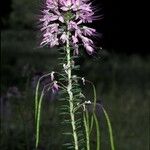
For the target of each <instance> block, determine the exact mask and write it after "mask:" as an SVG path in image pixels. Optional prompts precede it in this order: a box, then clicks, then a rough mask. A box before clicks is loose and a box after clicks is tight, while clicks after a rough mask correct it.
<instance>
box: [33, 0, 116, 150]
mask: <svg viewBox="0 0 150 150" xmlns="http://www.w3.org/2000/svg"><path fill="white" fill-rule="evenodd" d="M95 12H96V7H93V6H92V3H91V2H90V1H89V0H45V7H44V9H43V10H42V15H41V17H40V19H39V22H40V25H41V29H40V30H41V32H42V41H41V46H48V47H50V48H52V47H54V46H57V47H58V52H59V54H60V58H59V60H60V64H61V66H62V71H61V72H55V71H51V72H50V73H47V74H45V75H43V76H42V77H41V78H40V79H39V81H38V83H37V87H36V93H35V124H36V148H38V144H39V136H40V130H39V129H40V128H39V126H40V113H41V104H42V99H43V96H44V93H45V92H47V91H49V90H52V92H53V93H56V92H59V93H60V100H62V102H63V103H62V106H61V108H60V114H61V115H63V117H64V120H63V124H65V125H67V126H69V128H68V131H66V132H65V133H63V134H64V135H65V136H70V138H69V139H70V140H69V141H68V142H67V143H64V146H65V147H66V149H74V150H90V149H91V133H92V130H95V131H96V141H97V142H96V150H100V149H101V148H100V137H101V136H100V126H99V120H98V117H97V115H96V109H97V107H100V108H101V109H102V110H103V112H104V116H105V117H106V121H107V124H108V129H109V135H110V143H111V144H110V145H111V149H112V150H114V149H115V148H114V142H113V136H112V128H111V124H110V120H109V117H108V114H107V112H106V110H105V109H104V107H103V106H102V105H101V104H98V103H97V102H96V100H97V97H96V89H95V86H94V84H93V83H92V82H91V81H88V80H86V79H85V78H84V77H79V76H77V75H76V74H75V72H76V70H79V69H80V66H79V65H76V59H77V58H78V57H79V56H80V49H81V48H82V47H83V48H84V49H85V50H86V52H87V53H88V54H89V55H92V54H93V53H94V52H95V50H96V47H95V46H94V42H93V40H92V38H91V37H92V36H93V37H94V36H98V33H97V32H96V30H95V29H93V28H90V27H88V26H87V24H90V23H92V22H93V21H94V20H97V19H100V18H101V16H96V15H95ZM83 48H82V49H83ZM47 77H49V78H51V82H50V83H47V84H46V85H45V86H44V88H43V89H42V91H41V92H39V86H40V82H41V80H42V79H43V78H47ZM80 84H82V86H86V85H88V86H89V85H91V88H92V89H93V95H94V96H93V100H91V101H89V100H88V99H87V98H86V94H83V92H82V88H81V87H82V86H80ZM89 107H90V109H89ZM91 108H92V109H91ZM89 110H90V111H89Z"/></svg>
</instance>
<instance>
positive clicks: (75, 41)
mask: <svg viewBox="0 0 150 150" xmlns="http://www.w3.org/2000/svg"><path fill="white" fill-rule="evenodd" d="M72 41H73V44H76V43H78V39H77V37H75V36H74V35H73V36H72Z"/></svg>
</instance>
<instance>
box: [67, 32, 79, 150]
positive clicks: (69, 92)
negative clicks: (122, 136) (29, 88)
mask: <svg viewBox="0 0 150 150" xmlns="http://www.w3.org/2000/svg"><path fill="white" fill-rule="evenodd" d="M66 51H67V67H68V69H67V75H68V86H67V92H68V95H69V106H70V117H71V125H72V131H73V138H74V144H75V150H79V147H78V137H77V132H76V125H75V114H74V111H73V108H74V103H73V93H72V91H71V90H72V78H71V74H72V70H71V54H70V45H69V31H67V42H66Z"/></svg>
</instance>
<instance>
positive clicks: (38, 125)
mask: <svg viewBox="0 0 150 150" xmlns="http://www.w3.org/2000/svg"><path fill="white" fill-rule="evenodd" d="M43 96H44V89H43V91H42V93H41V96H40V100H39V105H38V110H37V123H36V148H37V147H38V143H39V133H40V132H39V127H40V115H41V105H42V99H43Z"/></svg>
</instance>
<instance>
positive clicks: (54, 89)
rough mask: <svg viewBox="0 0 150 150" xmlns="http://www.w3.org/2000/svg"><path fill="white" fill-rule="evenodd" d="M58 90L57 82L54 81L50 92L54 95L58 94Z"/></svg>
mask: <svg viewBox="0 0 150 150" xmlns="http://www.w3.org/2000/svg"><path fill="white" fill-rule="evenodd" d="M58 90H59V85H58V84H57V81H54V82H53V85H52V92H53V93H56V92H58Z"/></svg>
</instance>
